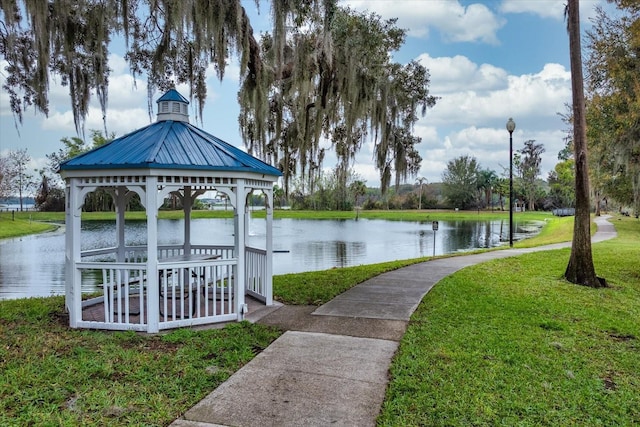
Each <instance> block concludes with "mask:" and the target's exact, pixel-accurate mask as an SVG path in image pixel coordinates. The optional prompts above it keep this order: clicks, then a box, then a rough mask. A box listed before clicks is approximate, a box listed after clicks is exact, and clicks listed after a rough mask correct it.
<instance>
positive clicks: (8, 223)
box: [0, 212, 58, 239]
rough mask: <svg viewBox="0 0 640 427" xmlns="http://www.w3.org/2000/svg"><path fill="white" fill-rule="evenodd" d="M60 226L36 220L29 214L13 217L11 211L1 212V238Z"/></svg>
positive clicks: (24, 234) (49, 229)
mask: <svg viewBox="0 0 640 427" xmlns="http://www.w3.org/2000/svg"><path fill="white" fill-rule="evenodd" d="M56 228H58V226H57V225H55V224H47V223H45V222H40V221H35V220H32V219H30V218H29V216H28V215H17V216H16V217H15V218H12V216H11V213H10V212H1V213H0V239H5V238H8V237H19V236H26V235H28V234H36V233H43V232H45V231H52V230H55V229H56Z"/></svg>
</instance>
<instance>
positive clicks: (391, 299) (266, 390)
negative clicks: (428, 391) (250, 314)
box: [171, 216, 616, 427]
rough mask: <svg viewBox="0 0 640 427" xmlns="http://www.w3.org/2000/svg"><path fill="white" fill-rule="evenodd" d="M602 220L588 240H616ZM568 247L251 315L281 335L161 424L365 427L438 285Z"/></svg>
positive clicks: (395, 277) (424, 271) (398, 278)
mask: <svg viewBox="0 0 640 427" xmlns="http://www.w3.org/2000/svg"><path fill="white" fill-rule="evenodd" d="M607 218H608V217H606V216H605V217H599V218H596V219H595V222H596V224H597V226H598V231H597V233H596V234H595V236H594V237H593V241H594V242H599V241H602V240H606V239H611V238H613V237H615V236H616V232H615V229H614V227H613V225H611V224H610V223H609V222H607V220H606V219H607ZM570 246H571V243H561V244H554V245H548V246H542V247H537V248H530V249H506V250H500V251H491V252H485V253H481V254H474V255H467V256H459V257H452V258H443V259H437V260H432V261H427V262H423V263H420V264H414V265H411V266H408V267H404V268H401V269H398V270H395V271H390V272H388V273H384V274H381V275H379V276H376V277H373V278H371V279H369V280H367V281H366V282H363V283H361V284H359V285H357V286H355V287H353V288H351V289H350V290H348V291H346V292H344V293H343V294H341V295H338V296H337V297H336V298H334V299H333V300H331V301H329V302H328V303H326V304H325V305H323V306H321V307H311V306H309V307H308V306H278V307H275V309H273V308H272V309H271V310H267V311H265V312H261V313H257V314H258V316H260V317H261V318H259V319H257V318H256V319H254V320H255V321H258V323H262V324H267V325H274V326H278V327H280V328H283V329H284V330H286V332H285V333H284V334H283V335H281V336H280V337H279V338H278V339H277V340H275V341H274V342H273V343H272V344H271V345H270V346H269V347H267V348H266V349H265V350H264V351H263V352H262V353H260V354H259V355H257V356H256V357H255V358H254V359H253V360H252V361H251V362H249V363H248V364H247V365H245V366H244V367H242V368H241V369H240V370H238V371H237V372H236V373H235V374H233V375H232V376H231V377H230V378H229V379H228V380H227V381H226V382H224V383H223V384H222V385H220V386H219V387H218V388H217V389H216V390H214V391H213V392H212V393H211V394H209V395H208V396H207V397H205V398H204V399H203V400H202V401H201V402H199V403H198V404H197V405H196V406H194V407H193V408H192V409H190V410H189V411H187V412H186V414H185V415H184V417H183V418H180V419H178V420H176V421H175V422H174V423H173V424H171V425H172V426H174V427H196V426H199V427H205V426H216V425H217V426H220V425H222V426H259V427H268V426H326V425H336V426H374V425H375V423H376V418H377V416H378V413H379V412H380V407H381V405H382V402H383V400H384V395H385V391H386V387H387V383H388V376H387V375H388V369H389V365H390V363H391V359H392V357H393V355H394V354H395V351H396V349H397V347H398V342H399V341H400V339H401V338H402V335H403V334H404V332H405V330H406V327H407V322H408V321H409V318H410V317H411V314H412V313H413V312H414V310H415V309H416V308H417V307H418V304H420V301H421V300H422V298H423V297H424V295H425V294H426V293H427V292H429V290H430V289H431V288H432V287H433V286H434V285H435V284H436V283H438V281H440V280H441V279H442V278H444V277H445V276H448V275H450V274H452V273H454V272H456V271H458V270H460V269H462V268H464V267H467V266H470V265H474V264H478V263H481V262H484V261H488V260H492V259H497V258H505V257H510V256H515V255H520V254H523V253H529V252H536V251H541V250H549V249H558V248H563V247H570Z"/></svg>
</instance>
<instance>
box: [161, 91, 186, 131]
mask: <svg viewBox="0 0 640 427" xmlns="http://www.w3.org/2000/svg"><path fill="white" fill-rule="evenodd" d="M157 104H158V118H157V121H159V122H160V121H163V120H175V121H177V122H187V123H189V101H188V100H187V99H186V98H185V97H184V96H182V95H180V93H179V92H178V91H177V90H175V89H171V90H169V91H168V92H167V93H165V94H164V95H162V96H161V97H160V98H158V101H157Z"/></svg>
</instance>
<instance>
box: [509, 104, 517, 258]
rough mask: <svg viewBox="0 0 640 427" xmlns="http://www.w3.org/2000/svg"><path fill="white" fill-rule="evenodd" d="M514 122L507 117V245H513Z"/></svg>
mask: <svg viewBox="0 0 640 427" xmlns="http://www.w3.org/2000/svg"><path fill="white" fill-rule="evenodd" d="M515 129H516V122H514V121H513V119H512V118H511V117H509V121H507V130H508V131H509V247H513V131H514V130H515Z"/></svg>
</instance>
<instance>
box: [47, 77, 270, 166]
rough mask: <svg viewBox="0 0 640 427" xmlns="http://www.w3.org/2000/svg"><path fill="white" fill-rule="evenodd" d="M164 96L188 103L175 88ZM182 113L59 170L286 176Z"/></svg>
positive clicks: (126, 136)
mask: <svg viewBox="0 0 640 427" xmlns="http://www.w3.org/2000/svg"><path fill="white" fill-rule="evenodd" d="M163 98H164V99H170V100H172V101H173V102H179V103H185V102H186V103H188V101H187V100H186V99H185V98H184V97H183V96H182V95H180V94H179V93H178V92H177V91H176V90H175V89H172V90H170V91H169V92H167V93H165V94H164V95H163V96H162V97H161V98H160V99H159V100H158V101H159V103H160V100H162V99H163ZM185 105H186V104H185ZM160 115H161V114H160V113H159V116H160ZM180 116H181V114H178V113H167V114H166V115H165V116H164V117H162V118H161V117H159V118H158V121H156V122H154V123H151V124H149V125H147V126H145V127H143V128H140V129H138V130H135V131H133V132H130V133H128V134H126V135H124V136H122V137H119V138H116V139H114V140H113V141H110V142H108V143H106V144H104V145H102V146H100V147H96V148H94V149H92V150H90V151H88V152H86V153H83V154H80V155H79V156H77V157H74V158H73V159H70V160H67V161H65V162H63V163H62V164H61V165H60V168H59V170H60V171H61V172H64V171H72V170H73V171H80V170H108V169H120V170H121V169H172V170H175V169H184V170H211V171H235V172H247V173H257V174H261V175H268V176H272V177H278V176H281V175H282V173H281V172H280V170H278V169H277V168H275V167H273V166H271V165H269V164H268V163H266V162H264V161H262V160H260V159H258V158H256V157H254V156H252V155H250V154H248V153H246V152H244V151H243V150H241V149H240V148H238V147H236V146H234V145H232V144H230V143H228V142H226V141H224V140H222V139H220V138H218V137H216V136H214V135H212V134H210V133H208V132H206V131H204V130H202V129H200V128H198V127H196V126H194V125H192V124H190V123H189V121H188V119H187V120H183V119H181V117H180Z"/></svg>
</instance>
